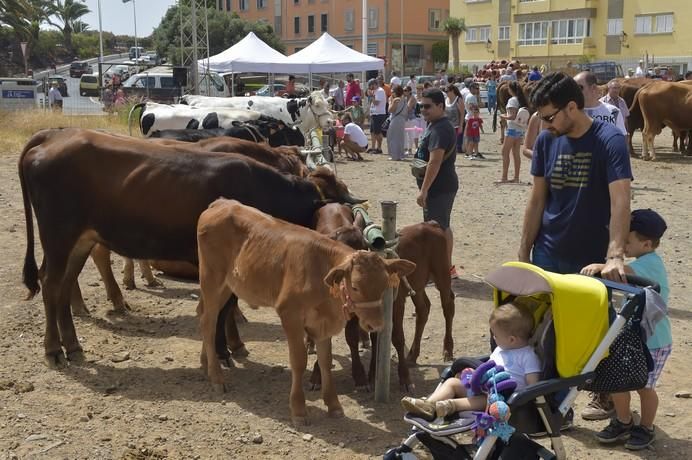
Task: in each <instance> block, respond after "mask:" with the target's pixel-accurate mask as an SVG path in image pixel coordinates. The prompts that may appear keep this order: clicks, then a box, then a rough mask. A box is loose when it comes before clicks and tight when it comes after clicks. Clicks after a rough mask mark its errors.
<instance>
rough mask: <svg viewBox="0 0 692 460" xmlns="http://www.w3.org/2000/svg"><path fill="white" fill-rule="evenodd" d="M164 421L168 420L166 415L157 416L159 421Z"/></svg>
mask: <svg viewBox="0 0 692 460" xmlns="http://www.w3.org/2000/svg"><path fill="white" fill-rule="evenodd" d="M166 420H168V415H166V414H161V415H159V421H161V422H165V421H166Z"/></svg>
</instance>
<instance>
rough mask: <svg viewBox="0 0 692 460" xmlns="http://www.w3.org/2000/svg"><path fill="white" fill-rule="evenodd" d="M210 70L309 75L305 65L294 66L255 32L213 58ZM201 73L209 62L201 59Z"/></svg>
mask: <svg viewBox="0 0 692 460" xmlns="http://www.w3.org/2000/svg"><path fill="white" fill-rule="evenodd" d="M208 65H209V70H210V71H212V72H217V73H220V74H225V73H231V72H234V73H236V72H262V73H307V72H308V69H307V68H306V66H305V65H300V64H292V63H290V62H288V58H287V57H286V56H284V55H283V54H281V53H279V52H278V51H276V50H275V49H274V48H272V47H270V46H269V45H267V44H266V43H264V42H263V41H262V40H261V39H260V38H259V37H257V35H255V34H254V32H250V33H248V34H247V35H246V36H245V38H243V39H242V40H240V41H239V42H238V43H236V44H235V45H233V46H231V47H230V48H228V49H227V50H225V51H222V52H221V53H219V54H217V55H215V56H212V57H210V58H209V61H208ZM198 66H199V68H200V70H201V71H204V70H206V69H207V60H206V59H200V60H199V61H198Z"/></svg>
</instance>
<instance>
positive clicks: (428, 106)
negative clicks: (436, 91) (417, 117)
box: [420, 104, 433, 110]
mask: <svg viewBox="0 0 692 460" xmlns="http://www.w3.org/2000/svg"><path fill="white" fill-rule="evenodd" d="M420 106H421V108H422V109H425V110H428V109H429V108H430V107H432V106H433V104H421V105H420Z"/></svg>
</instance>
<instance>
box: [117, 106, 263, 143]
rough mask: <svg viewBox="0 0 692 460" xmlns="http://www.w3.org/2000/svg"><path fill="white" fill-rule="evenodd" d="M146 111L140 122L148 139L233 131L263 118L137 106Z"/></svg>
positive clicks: (220, 110) (219, 111)
mask: <svg viewBox="0 0 692 460" xmlns="http://www.w3.org/2000/svg"><path fill="white" fill-rule="evenodd" d="M137 107H143V109H142V114H141V116H140V118H139V127H140V130H141V132H142V135H144V136H146V137H148V136H150V135H151V133H152V132H154V131H158V130H163V129H214V128H231V127H232V126H233V123H234V122H242V123H245V122H248V121H257V120H259V119H260V118H264V117H262V114H261V113H259V112H257V111H255V110H239V109H232V108H223V107H220V108H210V107H191V106H189V105H183V104H174V105H168V104H158V103H155V102H146V103H142V104H137V105H135V106H134V107H133V108H132V110H131V111H130V116H131V115H132V113H133V112H134V110H135V108H137Z"/></svg>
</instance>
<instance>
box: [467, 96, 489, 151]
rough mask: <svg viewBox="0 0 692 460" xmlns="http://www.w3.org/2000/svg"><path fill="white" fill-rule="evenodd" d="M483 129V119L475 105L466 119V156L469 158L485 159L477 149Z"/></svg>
mask: <svg viewBox="0 0 692 460" xmlns="http://www.w3.org/2000/svg"><path fill="white" fill-rule="evenodd" d="M482 130H483V119H482V118H481V115H480V110H479V108H478V106H477V105H474V106H472V107H471V116H470V117H469V119H468V120H466V142H467V145H468V150H467V151H466V158H468V159H470V160H485V157H484V156H483V155H482V154H481V152H480V151H479V150H478V144H479V143H480V142H481V131H482Z"/></svg>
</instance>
